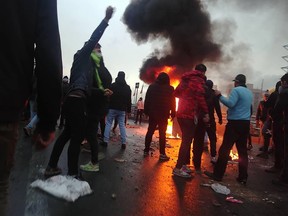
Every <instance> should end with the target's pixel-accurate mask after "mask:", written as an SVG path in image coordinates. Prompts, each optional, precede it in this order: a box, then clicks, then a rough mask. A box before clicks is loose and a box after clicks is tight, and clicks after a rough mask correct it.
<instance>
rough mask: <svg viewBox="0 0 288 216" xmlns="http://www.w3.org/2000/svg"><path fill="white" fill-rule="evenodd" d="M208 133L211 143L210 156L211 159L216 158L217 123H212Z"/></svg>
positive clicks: (207, 129) (207, 130)
mask: <svg viewBox="0 0 288 216" xmlns="http://www.w3.org/2000/svg"><path fill="white" fill-rule="evenodd" d="M206 132H207V134H208V137H209V141H210V155H211V157H216V154H217V151H216V142H217V136H216V122H215V121H212V122H210V124H209V127H207V128H206Z"/></svg>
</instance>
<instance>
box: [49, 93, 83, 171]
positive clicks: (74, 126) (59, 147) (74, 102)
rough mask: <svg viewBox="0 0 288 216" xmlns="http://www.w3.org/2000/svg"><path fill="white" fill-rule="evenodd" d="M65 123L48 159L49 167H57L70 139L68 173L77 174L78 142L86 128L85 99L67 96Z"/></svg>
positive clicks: (80, 140) (79, 142)
mask: <svg viewBox="0 0 288 216" xmlns="http://www.w3.org/2000/svg"><path fill="white" fill-rule="evenodd" d="M64 103H65V112H66V113H65V117H66V124H65V126H64V130H63V132H62V133H61V134H60V136H59V137H58V139H57V140H56V142H55V144H54V147H53V150H52V153H51V156H50V161H49V164H48V165H49V166H50V167H53V168H55V167H57V164H58V161H59V157H60V155H61V153H62V151H63V148H64V146H65V144H66V143H67V142H68V141H69V140H70V145H69V148H68V175H78V160H79V153H80V144H81V142H82V140H83V139H84V135H85V129H86V100H85V99H84V98H79V97H69V96H68V97H67V98H66V100H65V102H64Z"/></svg>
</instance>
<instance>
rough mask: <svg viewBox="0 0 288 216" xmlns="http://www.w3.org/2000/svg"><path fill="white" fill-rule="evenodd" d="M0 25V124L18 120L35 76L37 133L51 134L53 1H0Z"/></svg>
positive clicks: (57, 80)
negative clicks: (48, 132) (47, 132)
mask: <svg viewBox="0 0 288 216" xmlns="http://www.w3.org/2000/svg"><path fill="white" fill-rule="evenodd" d="M0 24H1V28H2V29H3V31H1V42H0V47H1V52H0V101H1V102H0V122H17V121H19V119H20V116H21V113H22V111H23V108H24V105H25V102H26V101H27V99H28V98H29V96H30V94H31V92H32V86H33V81H32V80H33V76H34V75H35V77H36V79H37V104H38V105H37V106H38V113H37V114H38V117H39V122H38V124H37V130H38V131H42V130H43V131H54V130H55V126H56V123H57V119H58V117H59V113H60V103H61V83H62V57H61V44H60V36H59V29H58V18H57V1H56V0H49V1H46V0H38V1H31V0H27V1H14V0H13V1H3V2H2V3H1V7H0ZM34 60H35V62H36V68H35V70H33V68H34ZM1 151H2V150H1Z"/></svg>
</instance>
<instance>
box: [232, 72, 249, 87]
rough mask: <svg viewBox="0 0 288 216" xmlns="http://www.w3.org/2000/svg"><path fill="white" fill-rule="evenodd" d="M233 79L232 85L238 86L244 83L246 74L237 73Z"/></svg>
mask: <svg viewBox="0 0 288 216" xmlns="http://www.w3.org/2000/svg"><path fill="white" fill-rule="evenodd" d="M233 81H234V86H240V85H245V84H246V76H245V75H244V74H238V75H237V76H236V77H235V79H234V80H233Z"/></svg>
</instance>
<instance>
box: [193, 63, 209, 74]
mask: <svg viewBox="0 0 288 216" xmlns="http://www.w3.org/2000/svg"><path fill="white" fill-rule="evenodd" d="M195 70H198V71H201V72H203V73H205V72H206V71H207V67H206V66H205V65H204V64H198V65H196V66H195Z"/></svg>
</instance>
